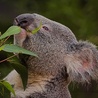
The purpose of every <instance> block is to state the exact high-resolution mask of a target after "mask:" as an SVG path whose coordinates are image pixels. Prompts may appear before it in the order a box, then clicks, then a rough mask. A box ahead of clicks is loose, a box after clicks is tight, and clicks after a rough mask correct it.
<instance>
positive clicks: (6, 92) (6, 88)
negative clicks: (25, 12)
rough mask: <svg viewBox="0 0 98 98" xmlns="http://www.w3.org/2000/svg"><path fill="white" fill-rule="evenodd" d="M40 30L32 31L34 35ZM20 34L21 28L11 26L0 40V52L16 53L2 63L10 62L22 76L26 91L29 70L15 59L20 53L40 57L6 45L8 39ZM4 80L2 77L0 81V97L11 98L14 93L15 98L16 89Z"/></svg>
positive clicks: (11, 45) (17, 47) (20, 48)
mask: <svg viewBox="0 0 98 98" xmlns="http://www.w3.org/2000/svg"><path fill="white" fill-rule="evenodd" d="M40 27H41V25H40ZM39 29H40V28H39V27H38V28H36V29H35V30H34V31H32V33H36V32H37V31H38V30H39ZM19 32H21V29H20V27H18V26H11V27H10V28H9V29H8V30H7V31H6V32H5V33H4V34H2V35H1V36H0V40H1V45H0V51H2V50H3V51H5V52H11V53H14V54H13V55H12V56H9V57H7V58H6V59H3V60H1V61H0V63H2V62H5V61H8V62H9V63H10V64H11V65H12V66H13V68H14V69H15V70H16V71H17V72H18V73H19V74H20V76H21V79H22V82H23V87H24V90H25V88H26V85H27V79H28V72H27V69H26V68H25V67H24V66H23V65H22V64H20V63H19V61H17V60H16V59H15V58H13V57H15V56H16V55H18V54H19V53H22V54H26V55H31V56H35V57H38V56H37V55H36V54H35V53H33V52H31V51H28V50H26V49H24V48H22V47H19V46H16V45H13V44H5V42H6V41H7V40H8V38H9V37H10V36H11V35H14V34H18V33H19ZM6 37H7V38H6ZM4 38H5V39H4ZM2 39H3V40H2ZM0 74H2V73H0ZM3 78H4V76H2V78H0V79H1V80H0V88H1V89H0V96H1V97H3V98H5V96H7V98H10V92H12V93H13V94H14V96H15V92H14V89H13V88H12V86H11V85H10V84H9V83H8V82H6V81H5V80H2V79H3ZM8 96H9V97H8ZM1 97H0V98H1Z"/></svg>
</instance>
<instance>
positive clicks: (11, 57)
mask: <svg viewBox="0 0 98 98" xmlns="http://www.w3.org/2000/svg"><path fill="white" fill-rule="evenodd" d="M16 55H18V54H14V55H12V56H10V57H8V58H6V59H4V60H1V61H0V63H2V62H5V61H7V60H9V59H11V58H13V57H15V56H16Z"/></svg>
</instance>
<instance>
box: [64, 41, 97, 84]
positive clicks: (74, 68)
mask: <svg viewBox="0 0 98 98" xmlns="http://www.w3.org/2000/svg"><path fill="white" fill-rule="evenodd" d="M74 48H75V50H74V51H72V52H70V53H68V54H67V56H66V57H65V58H64V59H65V63H66V65H67V72H68V74H69V77H70V78H71V80H72V81H77V82H81V83H85V82H88V83H90V81H91V80H92V79H93V80H98V51H97V49H96V47H95V46H94V45H93V44H91V43H88V42H79V43H78V44H77V45H76V46H74Z"/></svg>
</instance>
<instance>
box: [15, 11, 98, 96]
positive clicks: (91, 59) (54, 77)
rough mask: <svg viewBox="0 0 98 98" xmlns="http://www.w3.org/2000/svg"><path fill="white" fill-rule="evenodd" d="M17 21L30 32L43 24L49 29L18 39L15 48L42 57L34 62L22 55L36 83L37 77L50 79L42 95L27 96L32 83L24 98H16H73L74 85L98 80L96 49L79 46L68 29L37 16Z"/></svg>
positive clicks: (30, 75)
mask: <svg viewBox="0 0 98 98" xmlns="http://www.w3.org/2000/svg"><path fill="white" fill-rule="evenodd" d="M16 20H17V22H15V25H19V26H21V27H22V28H24V29H28V30H29V31H32V30H33V29H35V28H36V27H38V26H39V24H40V22H42V26H43V27H47V28H46V30H44V29H45V28H43V27H42V28H41V29H40V30H39V31H38V32H37V33H36V34H28V35H27V36H26V38H25V39H23V40H22V41H21V39H19V38H17V35H15V44H17V45H19V46H21V47H24V48H26V49H28V50H31V51H33V52H35V53H37V54H38V56H39V58H34V57H31V56H26V55H20V59H21V61H22V62H23V63H24V64H25V65H26V66H27V67H28V72H29V74H28V76H29V79H30V80H31V81H34V79H35V80H36V78H33V77H34V76H41V77H46V76H47V77H50V78H48V79H46V80H44V82H45V85H44V86H45V87H44V88H45V89H44V90H43V91H42V92H40V91H35V92H33V91H32V90H31V89H30V90H31V91H30V93H29V94H27V95H26V92H27V93H28V92H29V90H28V87H29V86H30V87H32V84H33V82H32V83H31V84H29V83H28V84H29V86H28V87H27V91H23V92H25V94H24V97H22V95H21V94H20V93H17V95H16V97H15V98H71V96H70V93H69V90H68V84H69V83H70V81H76V82H79V83H85V82H88V83H90V81H91V80H92V79H93V80H97V79H98V51H97V49H96V46H94V45H93V44H91V43H89V42H84V41H79V42H78V41H77V39H76V37H75V36H74V34H73V33H72V31H71V30H70V29H69V28H68V27H66V26H64V25H62V24H60V23H57V22H55V21H52V20H50V19H47V18H45V17H43V16H41V15H38V14H35V13H34V14H22V15H19V16H18V17H16ZM24 21H25V22H24ZM19 42H20V43H19ZM14 78H15V77H14ZM41 81H43V80H41ZM17 90H18V91H19V90H20V89H16V91H17Z"/></svg>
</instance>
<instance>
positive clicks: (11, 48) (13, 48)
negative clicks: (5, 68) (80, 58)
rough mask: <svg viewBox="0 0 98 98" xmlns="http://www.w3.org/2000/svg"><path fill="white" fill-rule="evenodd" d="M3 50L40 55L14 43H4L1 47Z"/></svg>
mask: <svg viewBox="0 0 98 98" xmlns="http://www.w3.org/2000/svg"><path fill="white" fill-rule="evenodd" d="M1 50H3V51H6V52H14V53H22V54H27V55H31V56H35V57H38V56H37V55H36V54H35V53H33V52H31V51H29V50H26V49H24V48H22V47H19V46H16V45H14V44H5V45H2V46H1V47H0V51H1Z"/></svg>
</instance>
